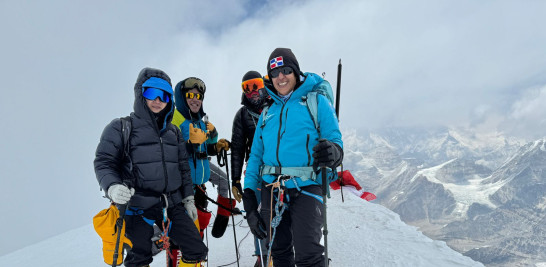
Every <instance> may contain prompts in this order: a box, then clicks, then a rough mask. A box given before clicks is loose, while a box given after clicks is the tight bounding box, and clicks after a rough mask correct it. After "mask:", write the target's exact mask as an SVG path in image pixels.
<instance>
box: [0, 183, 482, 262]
mask: <svg viewBox="0 0 546 267" xmlns="http://www.w3.org/2000/svg"><path fill="white" fill-rule="evenodd" d="M331 193H332V198H330V199H328V201H327V205H328V231H329V235H328V252H329V257H330V258H331V259H332V263H331V266H340V267H341V266H347V267H349V266H351V267H352V266H388V267H392V266H430V267H436V266H457V267H459V266H483V265H482V264H481V263H478V262H475V261H473V260H471V259H470V258H468V257H465V256H463V255H461V254H460V253H458V252H455V251H454V250H452V249H450V248H449V247H448V246H447V245H446V244H445V243H444V242H441V241H433V240H431V239H430V238H428V237H426V236H424V235H423V234H422V233H421V232H419V231H418V230H417V229H416V228H415V227H413V226H408V225H406V224H404V223H403V222H402V221H401V220H400V218H399V216H398V215H397V214H396V213H394V212H392V211H390V210H388V209H387V208H385V207H383V206H380V205H377V204H374V203H370V202H366V201H364V200H362V199H360V198H358V197H356V196H354V195H352V194H348V193H346V192H345V195H344V199H345V202H342V201H341V194H340V191H339V190H338V191H332V192H331ZM235 224H236V229H237V238H238V242H239V243H240V249H239V251H240V253H241V259H240V265H241V266H252V265H253V264H254V260H255V258H254V257H252V256H251V255H252V253H253V251H254V249H253V241H252V236H251V235H250V234H249V229H248V227H247V224H246V221H245V220H243V218H242V217H241V216H237V217H236V219H235ZM231 229H233V228H232V226H231V225H230V226H229V227H228V230H226V233H225V234H224V236H223V237H221V238H219V239H216V238H212V237H210V235H209V238H208V245H209V248H210V253H209V266H220V265H224V264H229V263H233V264H231V265H228V266H237V265H236V263H235V248H234V241H233V233H232V230H231ZM37 265H39V266H42V267H48V266H51V267H58V266H78V267H96V266H106V264H104V263H103V261H102V252H101V241H100V239H99V237H98V235H97V234H96V233H95V232H94V230H93V226H92V225H91V224H89V225H85V226H83V227H81V228H78V229H74V230H71V231H68V232H66V233H64V234H61V235H58V236H55V237H53V238H50V239H47V240H45V241H42V242H40V243H37V244H35V245H32V246H29V247H26V248H24V249H21V250H18V251H16V252H13V253H11V254H8V255H5V256H3V257H0V266H18V267H26V266H28V267H30V266H37ZM151 266H165V253H164V252H162V253H160V254H158V255H157V256H156V257H155V258H154V262H153V263H152V264H151Z"/></svg>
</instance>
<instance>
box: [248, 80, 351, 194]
mask: <svg viewBox="0 0 546 267" xmlns="http://www.w3.org/2000/svg"><path fill="white" fill-rule="evenodd" d="M304 76H305V81H304V82H303V83H302V84H301V85H300V86H299V87H298V88H297V89H296V90H294V91H293V93H292V95H291V96H290V98H289V99H288V101H286V103H285V102H284V101H283V100H281V98H280V97H279V96H278V95H277V94H276V93H274V92H273V91H272V90H271V89H269V88H268V89H267V90H268V91H269V95H271V98H272V99H273V100H274V103H273V104H272V105H271V106H270V107H269V110H268V111H267V113H266V114H265V112H263V113H262V114H261V115H260V119H259V121H260V125H258V127H257V128H256V132H255V134H254V142H253V143H252V149H251V153H250V158H249V160H248V165H247V169H246V176H245V184H244V188H245V189H246V188H250V189H252V190H254V191H256V189H257V188H259V187H260V184H261V181H262V179H263V181H264V182H265V183H266V184H269V183H271V182H272V181H274V180H275V178H276V177H274V176H273V175H264V177H260V166H262V165H263V164H265V165H268V166H277V167H307V166H313V156H312V155H313V147H314V146H315V145H316V144H317V143H318V139H319V135H318V131H317V129H316V128H315V124H314V123H313V119H312V118H311V114H310V113H309V111H308V109H307V104H306V103H305V101H303V99H302V97H305V96H307V93H308V92H310V91H312V90H313V88H314V87H315V86H316V85H317V84H319V83H321V82H322V81H323V79H322V78H321V77H320V76H318V75H316V74H314V73H305V74H304ZM264 114H265V116H266V117H265V118H263V116H264ZM262 122H263V123H265V124H264V125H262ZM318 122H319V125H320V129H321V138H324V139H327V140H329V141H331V142H334V143H336V144H338V145H339V146H340V147H341V148H343V142H342V140H341V132H340V131H339V125H338V121H337V117H336V115H335V110H334V107H332V105H331V103H330V102H329V101H328V99H327V98H326V97H324V96H322V95H319V98H318ZM319 177H320V176H319ZM295 180H296V182H297V184H298V186H299V187H303V186H307V185H312V184H321V183H322V180H321V179H316V181H313V180H305V181H304V180H302V179H300V178H299V177H296V179H295ZM285 186H286V187H287V188H295V187H296V186H295V185H294V183H293V181H292V180H289V181H287V182H286V184H285Z"/></svg>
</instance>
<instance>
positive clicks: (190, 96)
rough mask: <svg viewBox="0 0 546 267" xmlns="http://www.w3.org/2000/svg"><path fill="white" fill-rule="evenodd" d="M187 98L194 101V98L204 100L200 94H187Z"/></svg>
mask: <svg viewBox="0 0 546 267" xmlns="http://www.w3.org/2000/svg"><path fill="white" fill-rule="evenodd" d="M186 98H188V99H192V98H197V100H202V99H203V95H202V94H200V93H190V92H188V93H186Z"/></svg>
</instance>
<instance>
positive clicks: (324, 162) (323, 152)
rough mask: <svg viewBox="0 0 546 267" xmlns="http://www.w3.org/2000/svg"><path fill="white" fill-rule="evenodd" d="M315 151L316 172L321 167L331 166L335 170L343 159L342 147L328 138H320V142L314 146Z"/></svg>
mask: <svg viewBox="0 0 546 267" xmlns="http://www.w3.org/2000/svg"><path fill="white" fill-rule="evenodd" d="M313 151H314V153H313V159H314V161H313V170H314V171H315V172H316V171H317V170H318V168H319V167H329V168H331V169H332V170H333V169H335V168H336V167H337V166H339V165H340V164H341V161H342V160H343V150H341V147H339V145H338V144H335V143H333V142H330V141H328V140H326V139H319V143H318V144H317V145H315V147H313Z"/></svg>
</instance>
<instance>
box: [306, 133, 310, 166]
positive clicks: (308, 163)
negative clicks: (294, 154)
mask: <svg viewBox="0 0 546 267" xmlns="http://www.w3.org/2000/svg"><path fill="white" fill-rule="evenodd" d="M305 151H307V166H310V165H311V153H310V152H309V134H307V141H306V142H305Z"/></svg>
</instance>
